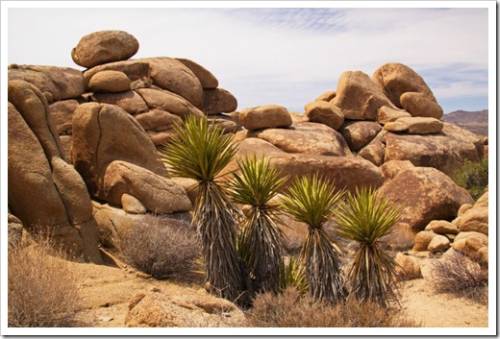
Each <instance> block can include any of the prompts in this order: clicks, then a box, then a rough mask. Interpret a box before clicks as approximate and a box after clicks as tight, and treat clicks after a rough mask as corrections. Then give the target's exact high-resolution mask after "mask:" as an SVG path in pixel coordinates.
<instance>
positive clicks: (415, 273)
mask: <svg viewBox="0 0 500 339" xmlns="http://www.w3.org/2000/svg"><path fill="white" fill-rule="evenodd" d="M394 260H395V262H396V265H397V266H396V270H397V272H398V273H399V275H400V276H401V277H402V278H403V279H405V280H411V279H418V278H421V277H422V273H421V272H420V263H419V260H418V259H417V258H415V257H413V256H411V255H408V254H405V253H402V252H398V254H396V257H395V259H394Z"/></svg>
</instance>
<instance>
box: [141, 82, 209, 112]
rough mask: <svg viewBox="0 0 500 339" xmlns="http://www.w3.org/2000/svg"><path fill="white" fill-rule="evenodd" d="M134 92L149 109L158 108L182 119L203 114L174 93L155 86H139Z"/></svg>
mask: <svg viewBox="0 0 500 339" xmlns="http://www.w3.org/2000/svg"><path fill="white" fill-rule="evenodd" d="M136 92H137V93H139V94H140V96H141V97H142V99H144V101H145V102H146V104H147V106H148V107H149V109H154V108H158V109H161V110H164V111H167V112H169V113H172V114H175V115H178V116H179V117H181V118H183V119H184V118H185V117H187V116H188V115H191V114H192V115H196V116H199V117H202V116H205V114H203V112H202V111H200V110H199V109H198V108H196V107H195V106H193V104H191V103H190V102H189V101H187V100H186V99H184V98H182V97H181V96H179V95H177V94H175V93H172V92H169V91H165V90H161V89H156V88H140V89H137V90H136Z"/></svg>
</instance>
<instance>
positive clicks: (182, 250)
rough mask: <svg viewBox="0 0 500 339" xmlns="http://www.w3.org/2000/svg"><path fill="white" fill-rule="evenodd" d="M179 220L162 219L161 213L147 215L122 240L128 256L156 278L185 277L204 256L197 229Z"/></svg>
mask: <svg viewBox="0 0 500 339" xmlns="http://www.w3.org/2000/svg"><path fill="white" fill-rule="evenodd" d="M187 226H188V225H187V224H185V223H182V222H180V221H177V220H169V221H168V222H162V221H161V219H160V217H152V216H150V217H145V220H144V222H143V223H141V224H137V225H134V227H133V228H131V229H130V230H129V231H127V232H126V233H125V234H124V235H123V237H122V239H121V243H120V247H121V249H122V252H123V254H124V256H125V260H126V261H127V262H128V263H129V264H130V265H132V266H134V267H135V268H136V269H138V270H140V271H142V272H145V273H148V274H151V275H152V276H153V277H154V278H157V279H164V278H168V277H182V276H183V275H186V274H189V273H191V272H192V270H193V269H194V268H195V265H196V260H197V259H198V258H199V256H200V250H199V247H200V246H199V242H198V239H197V236H196V233H195V231H194V230H190V229H188V228H187Z"/></svg>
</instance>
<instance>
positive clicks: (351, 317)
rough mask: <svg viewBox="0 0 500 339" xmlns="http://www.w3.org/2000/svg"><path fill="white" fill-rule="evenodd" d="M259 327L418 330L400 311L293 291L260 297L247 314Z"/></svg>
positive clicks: (373, 304)
mask: <svg viewBox="0 0 500 339" xmlns="http://www.w3.org/2000/svg"><path fill="white" fill-rule="evenodd" d="M248 315H249V318H250V321H251V325H252V326H256V327H418V326H420V324H419V323H417V322H415V321H412V320H410V319H407V318H406V317H405V316H403V315H401V314H400V313H399V312H398V310H397V309H387V308H383V307H381V306H380V305H379V304H377V303H372V302H359V301H357V300H355V299H351V300H349V301H347V302H341V303H337V304H336V305H332V304H328V303H325V302H321V301H318V300H316V299H314V298H312V297H311V296H308V295H306V296H303V295H301V293H299V292H298V291H297V290H296V289H294V288H288V289H286V290H285V291H284V292H283V293H282V294H279V295H276V294H272V293H264V294H260V295H258V296H257V297H256V298H255V300H254V303H253V308H252V309H251V310H250V311H249V312H248Z"/></svg>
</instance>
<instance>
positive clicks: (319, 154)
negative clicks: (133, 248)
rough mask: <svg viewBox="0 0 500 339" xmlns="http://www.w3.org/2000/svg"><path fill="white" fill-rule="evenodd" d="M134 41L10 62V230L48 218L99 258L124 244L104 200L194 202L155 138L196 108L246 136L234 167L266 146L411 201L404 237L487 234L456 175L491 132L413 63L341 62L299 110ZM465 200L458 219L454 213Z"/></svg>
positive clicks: (133, 215)
mask: <svg viewBox="0 0 500 339" xmlns="http://www.w3.org/2000/svg"><path fill="white" fill-rule="evenodd" d="M138 50H139V42H138V40H137V39H136V38H135V37H134V36H132V35H131V34H129V33H127V32H123V31H100V32H95V33H91V34H88V35H86V36H84V37H82V38H81V39H80V41H79V42H78V43H77V44H76V46H75V47H74V48H73V50H72V52H71V56H72V59H73V61H74V62H75V63H76V64H77V65H79V66H82V67H84V68H85V69H84V70H83V71H79V70H76V69H71V68H63V67H56V66H34V65H10V66H9V74H8V75H9V112H8V114H9V211H10V213H12V220H19V223H14V222H13V223H12V225H13V226H12V229H13V231H14V230H15V229H18V228H19V227H17V226H16V227H15V225H19V224H22V225H23V227H24V228H26V229H27V230H30V231H38V230H41V229H47V228H48V229H49V230H50V231H51V232H52V233H54V235H55V236H57V237H58V238H59V239H61V243H63V244H64V245H66V246H67V247H71V248H72V249H73V250H74V252H75V253H79V254H81V256H82V257H84V258H86V259H87V260H93V261H96V262H98V261H99V260H100V254H99V250H98V246H99V242H101V243H106V242H108V243H109V242H118V241H119V239H115V238H116V237H117V236H116V234H117V231H116V229H114V227H115V225H114V222H112V221H111V222H110V221H109V220H112V219H113V218H114V217H113V218H110V217H106V218H104V217H102V215H104V214H106V213H104V212H102V211H109V210H112V211H114V212H113V213H111V214H112V215H113V216H118V217H116V218H118V219H120V218H121V219H123V220H137V218H140V216H141V215H143V214H145V213H152V214H158V215H169V216H172V215H173V213H179V212H187V211H189V210H190V209H191V206H192V200H193V191H192V186H193V183H192V182H191V181H190V180H186V179H180V178H169V177H168V174H167V169H166V168H165V167H164V165H163V163H162V162H161V161H160V160H159V158H158V153H157V148H158V147H161V146H162V145H164V144H165V143H166V142H167V141H169V140H170V138H171V137H172V135H173V133H174V128H175V126H176V125H178V124H181V123H182V121H183V120H184V119H185V118H186V117H187V116H190V115H195V116H200V117H202V116H206V117H207V118H208V119H209V121H210V122H211V123H213V124H217V125H219V126H221V127H222V128H223V129H224V131H225V133H232V134H233V137H234V140H235V141H236V142H237V143H238V145H239V149H238V153H237V155H236V157H235V158H236V159H235V160H234V161H233V162H231V163H230V164H229V165H228V167H227V168H226V169H225V170H224V172H225V173H230V172H231V171H233V170H235V169H236V168H237V161H238V160H239V159H241V158H242V157H244V156H247V155H251V154H257V155H265V156H267V157H269V159H270V161H271V163H272V164H274V165H275V166H276V167H278V168H279V169H281V170H282V171H283V173H284V174H286V175H287V176H288V180H292V179H293V178H294V177H296V176H300V175H304V174H312V173H315V172H318V173H320V174H322V175H324V176H326V177H328V178H330V179H332V180H333V181H334V182H335V185H336V186H337V187H338V188H343V189H347V190H350V191H353V190H355V189H356V188H358V187H360V186H371V187H375V188H380V194H383V195H384V196H385V197H387V198H388V199H389V200H390V201H393V202H394V203H396V204H398V205H400V206H401V208H402V211H403V213H402V214H403V217H402V219H401V220H400V221H399V223H398V225H397V227H396V228H395V229H396V231H395V232H394V234H393V235H392V238H391V239H392V240H391V241H392V243H393V244H395V247H398V246H399V247H406V248H408V247H411V246H416V247H417V248H420V247H421V248H424V247H425V250H430V251H433V252H440V251H443V250H444V249H446V248H448V247H449V246H451V247H453V248H455V247H456V248H455V249H456V250H459V251H469V247H471V246H473V245H470V244H474V246H475V245H476V242H478V241H479V242H480V244H483V243H484V241H483V240H484V239H483V240H477V239H476V238H478V237H481V236H478V237H476V238H474V239H475V240H470V239H472V238H468V237H472V236H475V235H476V233H478V234H482V235H484V232H483V231H484V230H483V228H484V224H481V222H478V221H477V220H478V219H477V215H478V213H480V212H477V208H476V205H474V207H473V208H470V211H467V212H466V211H465V210H466V208H467V207H464V206H472V204H473V201H472V199H471V197H470V195H469V194H468V193H467V191H465V190H464V189H462V188H460V187H458V186H457V185H456V184H455V183H454V182H453V181H452V180H451V179H450V178H449V177H448V175H449V174H450V173H452V172H453V171H454V170H455V169H456V168H457V167H458V166H459V165H460V164H462V162H463V161H464V160H466V159H468V160H471V161H477V160H480V159H481V158H482V157H486V156H487V145H486V144H487V139H486V140H485V139H484V138H481V137H479V136H477V135H476V134H474V133H471V132H468V131H466V130H464V129H462V128H460V127H458V126H456V125H454V124H451V123H446V122H443V121H442V120H441V118H442V115H443V110H442V109H441V107H440V106H439V104H438V102H437V100H436V98H435V97H434V95H433V93H432V91H431V89H430V88H429V87H428V86H427V84H426V83H425V81H424V80H423V79H422V77H420V76H419V75H418V74H417V73H416V72H415V71H413V70H412V69H411V68H409V67H408V66H405V65H402V64H386V65H383V66H381V67H380V68H379V69H377V70H376V71H375V72H374V74H373V75H372V77H370V76H369V75H367V74H365V73H363V72H361V71H347V72H344V73H342V75H341V76H340V80H339V82H338V85H337V88H336V90H335V91H326V92H325V93H323V94H321V95H320V96H318V97H317V98H316V99H315V100H313V101H312V102H310V103H308V104H307V105H305V110H304V114H295V113H291V112H289V111H288V109H287V108H286V107H284V106H281V105H276V104H266V105H261V106H257V107H251V108H245V109H240V110H237V100H236V98H235V97H234V96H233V95H232V94H231V93H230V92H229V91H227V90H225V89H223V88H220V87H219V81H218V80H217V78H216V77H215V76H214V75H213V74H212V73H211V72H210V71H209V70H207V69H206V68H205V67H203V66H201V65H200V64H198V63H196V62H195V61H192V60H189V59H184V58H173V57H153V58H136V59H131V58H132V57H133V56H134V55H135V54H136V53H137V52H138ZM476 204H477V203H476ZM108 205H110V206H108ZM103 206H104V207H103ZM461 206H462V207H461ZM108 207H109V208H108ZM459 208H460V211H461V212H460V213H461V216H459V217H458V219H459V221H454V222H452V223H451V224H450V223H447V221H448V220H453V219H454V218H455V217H457V212H458V211H459ZM478 208H479V207H478ZM116 210H119V212H116ZM475 211H476V212H475ZM115 212H116V213H115ZM103 213H104V214H103ZM474 213H475V214H474ZM108 214H109V213H107V214H106V215H108ZM181 214H182V213H181ZM16 217H17V218H18V219H14V218H16ZM118 219H117V220H118ZM103 220H106V221H103ZM460 220H461V221H460ZM450 225H452V226H450ZM454 227H455V228H456V229H458V231H457V232H455V228H454ZM486 229H487V228H486ZM113 232H114V233H113ZM418 232H420V233H418ZM454 232H455V233H457V234H458V235H456V236H455V235H454V234H455V233H454ZM416 233H417V236H416V237H415V234H416ZM430 233H432V234H435V235H439V237H437V236H436V237H433V238H432V239H430V237H429V234H430ZM110 234H115V235H114V236H113V237H112V238H113V240H109V239H110V237H111V236H110ZM471 234H472V235H471ZM451 235H454V238H453V237H451ZM452 238H453V239H452ZM483 238H484V237H483ZM427 240H429V241H428V242H427V243H426V244H425V246H424V242H426V241H427ZM481 241H482V242H481ZM486 241H487V237H486ZM396 245H397V246H396ZM419 246H420V247H419ZM483 247H484V246H483ZM474 248H475V247H474ZM481 248H482V247H481ZM479 250H480V248H477V251H476V252H479ZM481 251H483V252H484V249H481ZM474 253H475V252H474ZM481 253H482V252H481Z"/></svg>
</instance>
